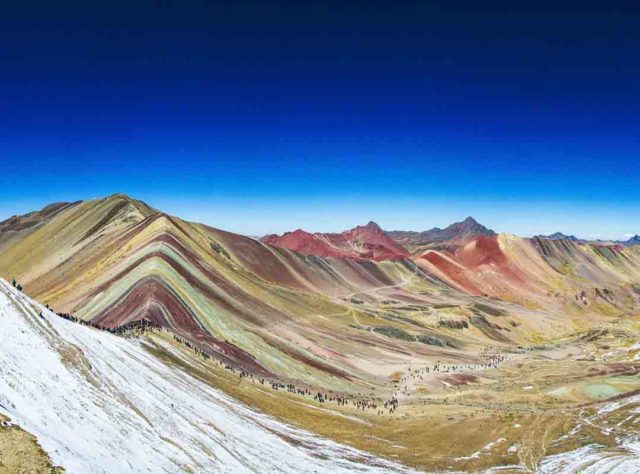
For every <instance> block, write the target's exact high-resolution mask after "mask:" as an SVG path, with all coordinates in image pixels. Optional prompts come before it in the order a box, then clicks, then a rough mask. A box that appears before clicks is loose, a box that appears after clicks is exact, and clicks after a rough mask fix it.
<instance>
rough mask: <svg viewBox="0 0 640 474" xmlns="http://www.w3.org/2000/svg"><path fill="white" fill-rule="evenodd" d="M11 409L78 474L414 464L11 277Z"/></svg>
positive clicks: (5, 396) (2, 312)
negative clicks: (99, 323)
mask: <svg viewBox="0 0 640 474" xmlns="http://www.w3.org/2000/svg"><path fill="white" fill-rule="evenodd" d="M40 313H42V316H39V314H40ZM0 412H2V413H3V414H5V415H7V416H8V417H10V418H11V420H12V422H14V423H16V424H18V425H20V426H21V427H22V428H23V429H25V430H26V431H28V432H30V433H32V434H33V435H35V436H36V437H37V438H38V441H39V442H40V444H41V445H42V447H43V448H44V450H45V451H46V452H47V453H48V454H49V456H50V457H51V459H52V461H53V462H54V464H57V465H60V466H62V467H64V468H65V469H66V470H67V472H70V473H81V472H82V473H84V472H92V473H100V472H104V473H107V472H108V473H120V472H123V473H124V472H171V473H175V472H185V471H190V472H233V473H237V472H332V473H338V472H406V471H407V470H406V469H405V468H403V467H402V466H399V465H397V464H394V463H392V462H389V461H386V460H382V459H379V458H376V457H374V456H372V455H369V454H366V453H363V452H360V451H357V450H355V449H352V448H348V447H345V446H341V445H339V444H337V443H334V442H332V441H329V440H325V439H321V438H318V437H317V436H315V435H313V434H311V433H307V432H304V431H301V430H298V429H295V428H292V427H290V426H287V425H285V424H283V423H281V422H278V421H276V420H274V419H272V418H270V417H268V416H265V415H262V414H260V413H257V412H255V411H253V410H251V409H249V408H247V407H246V406H244V405H242V404H240V403H238V402H236V401H234V400H233V399H231V398H230V397H228V396H226V395H225V394H224V393H222V392H221V391H219V390H216V389H213V388H211V387H210V386H208V385H206V384H204V383H203V382H201V381H199V380H196V379H194V378H193V377H191V376H190V375H188V374H186V373H184V372H183V371H181V370H179V369H176V368H173V367H169V366H167V365H165V364H163V363H162V362H160V361H159V360H158V359H156V358H154V357H153V356H152V355H151V354H150V353H149V352H147V351H146V350H145V348H144V346H143V344H142V343H140V342H139V341H137V340H132V339H125V338H121V337H118V336H114V335H112V334H109V333H105V332H101V331H98V330H95V329H92V328H90V327H86V326H81V325H78V324H75V323H72V322H70V321H66V320H63V319H61V318H58V317H57V316H56V315H54V314H53V313H51V312H49V311H48V310H46V309H45V308H44V307H43V306H41V305H40V304H38V303H35V302H33V301H32V300H30V299H29V298H28V297H26V296H25V295H23V294H21V293H19V292H17V291H16V290H15V289H14V288H12V287H11V285H9V284H8V283H7V282H6V281H4V280H2V279H0Z"/></svg>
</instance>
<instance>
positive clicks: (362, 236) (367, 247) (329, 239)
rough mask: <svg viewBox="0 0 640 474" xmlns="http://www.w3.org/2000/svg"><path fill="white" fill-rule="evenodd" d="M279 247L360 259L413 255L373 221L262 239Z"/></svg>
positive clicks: (306, 252) (326, 255)
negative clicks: (338, 230) (337, 230)
mask: <svg viewBox="0 0 640 474" xmlns="http://www.w3.org/2000/svg"><path fill="white" fill-rule="evenodd" d="M260 240H261V241H262V242H264V243H266V244H269V245H273V246H275V247H281V248H286V249H290V250H295V251H296V252H300V253H303V254H306V255H317V256H321V257H346V258H356V259H372V260H378V261H380V260H393V259H400V258H405V257H408V256H409V253H408V252H407V251H406V250H405V249H404V248H403V247H402V246H401V245H400V244H398V243H397V242H396V241H394V240H393V239H392V238H391V237H389V236H388V235H387V234H386V233H385V232H384V231H383V230H382V229H381V228H380V226H379V225H378V224H376V223H375V222H369V223H368V224H367V225H365V226H357V227H354V228H353V229H350V230H347V231H344V232H342V233H339V234H336V233H327V234H324V233H320V232H316V233H315V234H311V233H309V232H305V231H304V230H301V229H298V230H295V231H293V232H286V233H284V234H283V235H276V234H272V235H267V236H265V237H263V238H262V239H260Z"/></svg>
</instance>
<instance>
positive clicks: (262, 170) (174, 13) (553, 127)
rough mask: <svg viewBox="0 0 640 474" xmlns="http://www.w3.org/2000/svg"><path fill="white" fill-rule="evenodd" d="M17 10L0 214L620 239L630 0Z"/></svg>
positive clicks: (89, 5)
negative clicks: (82, 210)
mask: <svg viewBox="0 0 640 474" xmlns="http://www.w3.org/2000/svg"><path fill="white" fill-rule="evenodd" d="M17 3H18V2H14V4H17ZM24 3H25V4H24V5H23V6H13V7H10V6H4V7H3V8H4V10H3V15H2V18H1V19H0V40H1V41H2V44H3V47H2V48H1V49H0V166H1V169H0V219H2V218H6V217H9V216H10V215H13V214H17V213H24V212H27V211H30V210H33V209H36V208H40V207H42V206H44V205H45V204H48V203H50V202H53V201H71V200H76V199H89V198H93V197H100V196H105V195H108V194H111V193H114V192H123V193H126V194H129V195H131V196H133V197H137V198H140V199H143V200H145V201H147V202H148V203H149V204H151V205H153V206H155V207H157V208H160V209H162V210H164V211H166V212H170V213H172V214H176V215H178V216H181V217H184V218H188V219H192V220H197V221H202V222H206V223H208V224H210V225H213V226H216V227H219V228H223V229H228V230H232V231H238V232H242V233H248V234H253V235H261V234H264V233H270V232H282V231H284V230H290V229H295V228H299V227H302V228H305V229H308V230H312V231H316V230H318V231H327V230H342V229H344V228H348V227H351V226H353V225H356V224H359V223H366V222H368V221H369V220H375V221H377V222H378V223H379V224H380V225H381V226H383V227H384V228H387V229H414V230H424V229H428V228H430V227H433V226H436V225H437V226H444V225H447V224H449V223H451V222H453V221H455V220H460V219H462V218H464V217H466V216H467V215H473V216H474V217H476V219H478V220H479V221H480V222H482V223H483V224H485V225H487V226H489V227H491V228H493V229H495V230H497V231H502V232H506V231H508V232H513V233H517V234H520V235H531V234H535V233H550V232H554V231H556V230H560V231H563V232H565V233H575V234H577V235H580V236H585V237H603V238H610V237H624V236H625V234H635V233H640V192H639V190H640V188H639V185H640V87H639V84H640V61H639V60H638V52H639V51H640V28H638V25H639V24H640V7H626V8H625V7H615V6H614V3H615V2H608V3H603V2H598V3H600V4H601V6H600V7H599V8H597V7H592V6H591V4H590V3H589V2H582V3H580V8H575V7H574V8H571V7H570V5H571V4H573V5H576V4H577V3H576V2H566V5H567V7H564V8H563V6H562V2H557V1H556V2H553V3H551V2H550V3H548V5H549V6H548V7H547V6H546V5H547V4H546V3H545V2H541V1H537V2H531V5H530V6H527V5H526V3H527V2H477V1H473V2H468V3H467V4H465V2H451V1H446V2H444V1H443V2H425V1H421V2H402V1H399V2H372V1H369V2H358V3H356V2H349V1H341V2H327V1H325V2H304V1H296V2H266V1H262V2H254V3H249V2H243V1H240V0H235V1H229V2H201V1H183V2H177V1H175V2H173V1H155V2H142V1H131V2H99V3H101V4H102V5H96V3H98V2H64V1H62V2H47V3H45V2H39V3H41V5H39V4H38V3H33V2H24ZM480 4H483V5H484V7H483V8H479V7H478V6H479V5H480ZM621 4H622V3H621ZM513 5H517V6H516V7H514V6H513ZM602 5H604V6H602Z"/></svg>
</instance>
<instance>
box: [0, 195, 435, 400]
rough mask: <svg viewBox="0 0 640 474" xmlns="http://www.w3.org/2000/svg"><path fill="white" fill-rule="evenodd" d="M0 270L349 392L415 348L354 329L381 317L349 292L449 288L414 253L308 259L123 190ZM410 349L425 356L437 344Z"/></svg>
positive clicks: (3, 262)
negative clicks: (376, 258) (379, 260)
mask: <svg viewBox="0 0 640 474" xmlns="http://www.w3.org/2000/svg"><path fill="white" fill-rule="evenodd" d="M0 268H2V274H3V275H4V276H6V277H8V278H11V277H13V276H15V277H16V278H17V279H18V280H19V281H20V282H21V283H22V284H23V285H24V286H25V290H26V291H27V292H28V293H29V294H31V295H34V296H36V297H37V298H38V299H39V300H40V301H43V302H45V303H48V304H50V305H51V306H52V307H53V308H54V309H55V310H56V311H63V312H69V313H74V314H76V315H78V316H82V317H84V318H87V319H91V320H92V321H93V322H96V323H98V324H101V325H106V326H119V325H122V324H125V323H127V322H129V321H132V320H136V319H149V320H151V321H154V322H156V323H158V324H161V325H163V326H167V327H170V328H172V330H173V331H174V332H175V333H176V334H178V335H180V336H181V337H183V338H185V339H189V340H192V341H195V342H197V343H201V344H203V345H204V346H206V347H207V348H208V349H212V350H214V351H216V352H217V353H218V354H219V356H220V357H221V358H223V359H225V360H228V361H229V362H232V363H234V364H237V365H240V366H241V367H243V368H245V369H247V370H251V371H252V372H255V373H261V374H264V375H278V376H280V377H286V378H290V379H296V380H302V381H306V382H309V383H314V384H316V385H326V386H332V387H335V388H337V389H340V390H345V391H348V390H351V389H354V390H355V388H354V384H356V385H357V384H363V383H370V382H375V379H376V377H377V376H378V374H382V375H383V376H384V373H385V370H383V371H380V370H379V369H378V368H376V367H375V365H376V364H375V363H374V362H375V361H380V360H387V361H391V362H392V363H396V362H397V363H398V364H404V363H405V362H406V360H407V359H409V358H410V357H411V356H412V352H407V350H406V346H407V343H406V342H405V341H398V340H396V339H393V338H384V337H380V336H379V335H378V334H373V333H371V332H368V331H363V330H360V329H356V328H353V327H352V326H353V325H354V324H362V325H367V326H374V325H377V324H380V321H379V318H378V316H377V315H376V314H372V313H371V311H369V310H366V311H365V310H361V309H359V308H357V307H355V308H354V307H353V306H354V305H352V304H347V303H348V302H349V301H350V300H351V299H353V298H355V296H353V295H357V294H359V293H361V292H364V295H362V296H360V298H364V299H371V298H373V297H374V296H375V298H378V296H377V295H375V294H372V295H368V294H367V292H369V291H375V292H377V291H378V289H379V288H388V289H389V291H395V292H404V293H403V294H401V295H400V296H401V297H406V295H409V294H410V292H407V291H406V290H405V289H404V287H405V286H408V285H411V286H412V288H413V289H418V288H419V289H421V290H423V291H424V292H428V293H430V294H431V293H433V294H434V295H436V294H437V293H439V292H441V291H445V290H447V291H448V289H447V288H446V286H445V285H444V284H442V283H441V282H439V281H438V280H436V279H432V278H430V277H429V276H428V275H425V274H423V273H422V272H421V271H420V270H419V269H418V268H417V267H416V265H415V264H413V263H412V262H411V261H397V262H384V263H383V264H379V265H378V264H375V263H373V262H370V261H366V260H365V261H360V262H355V261H348V260H342V259H321V258H316V257H305V256H302V255H300V254H296V253H294V252H291V251H287V250H281V249H280V250H276V249H274V248H272V247H269V246H266V245H264V244H261V243H259V242H257V241H254V240H252V239H247V238H245V237H241V236H237V235H233V234H228V233H224V232H220V231H215V230H213V229H210V228H207V227H205V226H202V225H197V224H191V223H187V222H184V221H181V220H179V219H176V218H174V217H171V216H167V215H165V214H162V213H160V212H157V211H155V210H153V209H151V208H149V207H148V206H146V205H144V204H142V203H140V202H138V201H135V200H131V199H129V198H127V197H125V196H121V195H116V196H111V197H109V198H107V199H104V200H94V201H88V202H85V203H82V204H80V205H77V206H75V207H74V208H73V209H70V210H68V211H66V212H64V213H61V214H60V215H59V216H57V217H56V218H55V219H53V220H51V221H50V222H48V223H47V224H46V225H44V226H43V227H42V228H40V229H38V230H37V231H36V232H34V233H32V234H30V235H29V236H28V237H26V238H25V239H23V240H22V241H21V242H19V243H18V244H16V245H14V246H12V247H11V248H10V249H8V251H6V252H4V253H3V254H2V256H1V257H0ZM375 298H374V299H375ZM345 300H346V302H345ZM386 324H387V325H394V324H397V322H395V323H394V322H393V321H391V322H388V323H386ZM402 324H406V323H402ZM412 329H413V330H414V331H415V330H416V328H412ZM420 331H421V332H425V331H424V330H420ZM403 346H405V347H403ZM409 347H413V353H415V355H417V356H418V357H420V356H422V355H424V356H425V357H426V356H427V355H428V354H431V353H432V352H433V350H432V349H431V348H430V347H428V346H426V345H425V344H422V343H418V342H414V343H412V344H409ZM363 360H364V361H371V362H367V363H363ZM390 370H392V368H391V367H390V368H389V369H387V371H390Z"/></svg>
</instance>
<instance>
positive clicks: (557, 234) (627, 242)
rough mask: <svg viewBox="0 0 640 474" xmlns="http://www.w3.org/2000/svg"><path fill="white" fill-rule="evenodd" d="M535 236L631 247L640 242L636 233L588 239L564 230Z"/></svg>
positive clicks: (545, 238)
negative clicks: (628, 236)
mask: <svg viewBox="0 0 640 474" xmlns="http://www.w3.org/2000/svg"><path fill="white" fill-rule="evenodd" d="M534 238H537V239H543V240H570V241H572V242H577V243H582V244H584V243H594V244H613V245H624V246H626V247H631V246H633V245H638V244H640V235H634V236H633V237H631V238H630V239H628V240H602V239H597V240H587V239H581V238H579V237H576V236H575V235H566V234H563V233H562V232H555V233H553V234H550V235H536V236H534Z"/></svg>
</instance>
